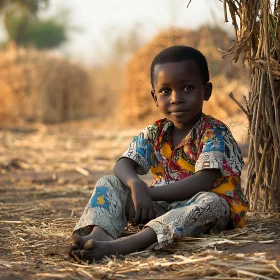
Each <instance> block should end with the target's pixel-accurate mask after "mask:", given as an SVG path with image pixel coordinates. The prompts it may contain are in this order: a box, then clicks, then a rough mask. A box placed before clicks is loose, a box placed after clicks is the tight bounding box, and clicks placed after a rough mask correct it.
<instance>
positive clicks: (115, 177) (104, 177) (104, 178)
mask: <svg viewBox="0 0 280 280" xmlns="http://www.w3.org/2000/svg"><path fill="white" fill-rule="evenodd" d="M99 180H107V181H109V182H111V181H112V182H113V181H120V179H119V178H118V177H117V176H115V175H104V176H102V177H101V178H100V179H99Z"/></svg>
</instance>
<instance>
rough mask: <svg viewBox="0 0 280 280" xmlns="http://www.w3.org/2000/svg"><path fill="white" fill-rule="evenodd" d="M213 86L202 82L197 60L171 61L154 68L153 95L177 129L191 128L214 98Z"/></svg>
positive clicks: (158, 105)
mask: <svg viewBox="0 0 280 280" xmlns="http://www.w3.org/2000/svg"><path fill="white" fill-rule="evenodd" d="M211 92H212V84H211V83H206V84H205V83H203V82H202V78H201V74H200V71H199V68H198V66H197V64H196V62H195V61H193V60H184V61H180V62H168V63H164V64H159V65H156V66H155V69H154V90H153V91H152V96H153V98H154V101H155V103H156V105H157V107H159V109H160V110H161V112H162V113H163V114H164V115H165V116H166V117H167V118H168V119H169V120H171V121H172V122H173V123H174V125H175V126H176V127H177V128H180V129H184V128H186V129H190V128H191V127H192V126H193V125H194V124H193V121H194V120H196V119H197V117H198V116H199V115H200V114H201V112H202V106H203V101H204V100H208V99H209V98H210V96H211Z"/></svg>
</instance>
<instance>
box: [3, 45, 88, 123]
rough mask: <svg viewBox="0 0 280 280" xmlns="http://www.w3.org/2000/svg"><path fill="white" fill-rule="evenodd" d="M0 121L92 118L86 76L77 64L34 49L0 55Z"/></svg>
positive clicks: (55, 120) (5, 52) (18, 50)
mask: <svg viewBox="0 0 280 280" xmlns="http://www.w3.org/2000/svg"><path fill="white" fill-rule="evenodd" d="M0 99H1V104H0V118H1V120H2V122H3V121H20V120H28V121H40V122H62V121H67V120H72V119H81V118H85V117H88V116H90V115H92V108H93V92H92V85H91V81H90V78H89V75H88V73H87V71H86V70H84V69H83V68H82V67H80V66H79V65H77V64H74V63H71V62H69V61H67V60H65V59H62V58H57V57H55V56H54V55H51V54H49V53H46V52H41V51H36V50H34V49H17V48H10V49H9V50H7V51H1V52H0Z"/></svg>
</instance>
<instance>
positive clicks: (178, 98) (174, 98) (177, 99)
mask: <svg viewBox="0 0 280 280" xmlns="http://www.w3.org/2000/svg"><path fill="white" fill-rule="evenodd" d="M182 102H184V99H183V98H182V95H181V94H180V92H179V91H175V90H174V91H172V95H171V99H170V103H171V104H178V103H182Z"/></svg>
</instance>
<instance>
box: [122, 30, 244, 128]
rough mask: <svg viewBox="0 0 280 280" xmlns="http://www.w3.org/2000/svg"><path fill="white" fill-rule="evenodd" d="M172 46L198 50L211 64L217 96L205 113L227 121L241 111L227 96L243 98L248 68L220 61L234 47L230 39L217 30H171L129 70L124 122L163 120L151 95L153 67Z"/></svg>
mask: <svg viewBox="0 0 280 280" xmlns="http://www.w3.org/2000/svg"><path fill="white" fill-rule="evenodd" d="M172 45H187V46H191V47H195V48H197V49H199V50H200V51H201V52H202V53H203V54H204V55H205V56H206V58H207V60H208V65H209V70H210V75H211V81H212V82H213V85H214V92H213V95H212V97H211V100H210V101H209V102H206V103H205V107H204V111H205V113H207V114H212V113H213V114H214V113H215V116H216V117H218V118H220V119H225V118H226V117H229V116H231V115H233V114H235V113H236V112H238V111H239V110H240V109H239V107H238V106H237V105H235V104H234V103H233V102H231V100H230V99H229V98H228V93H229V91H234V92H235V94H236V95H237V96H242V95H243V94H244V93H245V92H246V91H247V87H246V74H245V68H244V67H243V66H242V65H241V64H240V65H236V64H234V65H231V64H230V58H229V57H226V58H225V59H222V58H221V56H222V52H221V50H226V49H228V48H229V47H230V46H231V42H230V38H229V35H228V34H227V33H226V32H225V31H222V30H221V29H219V28H217V27H215V28H211V27H201V28H200V29H198V30H195V31H189V30H183V29H170V30H168V31H166V32H162V33H160V34H159V35H158V36H157V37H156V38H154V39H153V40H152V41H151V42H150V43H148V44H147V45H145V46H144V47H143V48H142V49H140V50H139V51H138V52H137V53H136V54H135V55H134V56H133V57H132V59H131V61H130V62H129V64H128V66H127V69H126V76H125V86H124V90H123V93H122V100H121V106H122V114H123V117H124V121H125V122H130V123H133V122H135V121H139V120H141V121H143V120H147V121H149V122H150V121H154V120H155V119H158V118H160V117H161V115H160V113H159V112H158V110H157V108H156V107H155V106H154V104H153V101H152V99H151V95H150V91H151V85H150V76H149V75H150V65H151V62H152V60H153V58H154V57H155V56H156V55H157V54H158V53H159V52H160V51H161V50H163V49H164V48H167V47H169V46H172Z"/></svg>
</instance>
